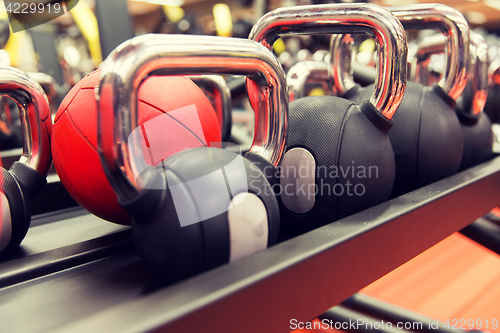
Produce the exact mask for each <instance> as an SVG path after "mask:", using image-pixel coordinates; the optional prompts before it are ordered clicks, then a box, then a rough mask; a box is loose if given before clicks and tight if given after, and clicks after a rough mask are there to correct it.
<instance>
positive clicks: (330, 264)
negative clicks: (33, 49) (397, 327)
mask: <svg viewBox="0 0 500 333" xmlns="http://www.w3.org/2000/svg"><path fill="white" fill-rule="evenodd" d="M499 203H500V158H499V157H497V158H495V159H493V160H491V161H489V162H487V163H484V164H482V165H479V166H477V167H475V168H472V169H469V170H466V171H464V172H462V173H460V174H457V175H455V176H452V177H449V178H447V179H444V180H442V181H439V182H436V183H434V184H431V185H429V186H426V187H424V188H421V189H418V190H416V191H414V192H412V193H409V194H406V195H404V196H401V197H399V198H396V199H393V200H391V201H388V202H385V203H383V204H381V205H378V206H376V207H373V208H371V209H368V210H365V211H363V212H360V213H358V214H355V215H352V216H349V217H347V218H344V219H342V220H339V221H336V222H333V223H331V224H329V225H327V226H324V227H322V228H319V229H316V230H314V231H311V232H309V233H307V234H304V235H301V236H298V237H295V238H292V239H289V240H286V241H283V242H281V243H280V244H278V245H276V246H274V247H272V248H270V249H268V250H266V251H262V252H260V253H257V254H255V255H253V256H251V257H248V258H245V259H242V260H238V261H236V262H233V263H231V264H228V265H225V266H223V267H220V268H217V269H214V270H212V271H209V272H206V273H204V274H201V275H199V276H196V277H194V278H191V279H188V280H185V281H183V282H180V283H178V284H175V285H172V286H167V287H162V286H161V284H159V283H158V281H156V280H155V279H154V277H152V276H151V275H150V274H149V273H148V272H147V270H146V268H145V267H144V266H143V265H142V263H141V261H140V260H139V257H138V255H137V254H136V253H135V251H134V250H130V248H131V247H130V244H131V240H130V238H128V237H129V235H127V234H126V233H127V232H128V231H127V230H118V231H116V232H115V233H113V234H112V235H104V236H103V235H98V236H96V239H93V240H92V239H91V240H89V239H85V240H81V242H75V243H74V244H71V245H66V246H65V247H63V248H56V249H52V250H49V251H47V252H48V253H47V252H43V253H39V254H33V255H32V256H28V257H26V256H24V257H21V258H17V259H12V260H10V261H7V262H3V263H0V281H3V282H4V283H3V284H2V286H3V288H0V322H1V323H2V325H5V324H6V323H7V324H10V325H11V326H10V327H9V326H7V328H10V329H11V331H13V330H14V329H15V331H16V332H39V331H51V332H54V331H55V329H56V328H58V332H145V331H148V332H164V331H168V332H199V331H200V327H203V331H205V332H255V331H258V332H273V333H275V332H289V330H290V326H289V325H290V320H291V319H297V320H299V321H307V320H310V319H312V318H315V317H317V316H318V315H319V314H321V313H323V312H325V311H326V310H328V309H330V308H331V307H332V306H334V305H336V304H338V303H340V302H342V301H343V300H344V299H346V298H348V297H349V296H351V295H353V294H354V293H356V292H357V291H358V290H360V289H361V288H363V287H365V286H366V285H368V284H369V283H371V282H373V281H375V280H376V279H378V278H380V277H382V276H383V275H385V274H387V273H388V272H390V271H392V270H393V269H395V268H397V267H398V266H400V265H401V264H403V263H404V262H406V261H408V260H410V259H411V258H413V257H415V256H416V255H418V254H419V253H421V252H423V251H425V250H426V249H428V248H429V247H431V246H432V245H434V244H436V243H437V242H439V241H441V240H442V239H444V238H445V237H447V236H449V235H450V234H452V233H454V232H455V231H458V230H461V229H462V228H464V227H465V226H467V225H468V224H470V223H471V222H473V221H475V220H476V219H478V218H480V217H481V216H484V215H485V214H487V213H488V212H489V211H490V210H491V209H492V208H494V207H496V206H498V204H499ZM51 218H52V219H54V221H56V220H57V221H58V222H57V223H63V224H64V223H67V222H66V220H65V217H64V216H59V217H58V216H57V214H54V215H53V216H52V217H51ZM82 218H86V219H91V217H89V215H82V216H78V217H74V218H73V220H72V221H75V220H74V219H82ZM74 223H76V222H74ZM81 223H90V222H88V221H87V222H81ZM96 223H97V222H96ZM102 223H104V222H102ZM42 226H43V225H40V226H38V227H42ZM36 227H37V226H35V228H36ZM103 237H112V238H111V240H110V239H109V238H107V240H108V241H109V244H110V245H109V246H110V247H112V250H110V251H109V252H106V251H107V250H106V247H107V246H106V245H105V242H104V241H103V239H105V238H103ZM26 241H27V242H28V243H29V237H28V238H27V239H26ZM89 242H90V243H89ZM92 242H94V243H95V244H100V246H102V247H103V249H101V250H100V251H99V252H97V254H96V255H89V256H88V257H85V256H83V257H82V256H81V257H80V258H84V260H80V259H79V260H75V261H64V262H65V263H66V264H64V265H61V266H57V265H56V266H51V267H52V268H51V269H49V270H47V271H46V272H45V271H44V270H43V269H40V267H38V268H37V270H36V271H35V272H36V274H34V275H29V274H26V273H25V275H23V276H19V275H17V279H16V274H12V272H13V270H12V269H11V268H9V267H14V266H16V265H17V266H16V267H20V266H23V265H21V264H20V262H19V261H18V260H24V261H29V262H30V265H32V266H33V267H36V264H37V263H41V264H40V265H41V267H44V266H45V264H43V262H42V261H39V260H47V258H50V253H52V255H55V254H54V253H55V252H51V251H59V252H58V253H59V255H60V256H62V259H61V260H63V259H64V256H65V255H64V253H68V256H72V255H73V253H74V252H72V251H69V249H73V250H74V249H76V248H77V247H80V248H81V249H83V250H82V251H83V252H85V251H87V250H88V249H91V248H93V246H94V245H92V244H94V243H92ZM82 244H83V245H82ZM86 246H87V247H86ZM62 249H65V251H66V250H67V252H64V251H63V250H62ZM86 249H87V250H86ZM77 252H78V251H77ZM91 252H92V251H91ZM37 255H38V258H33V256H37ZM47 256H49V257H47ZM30 257H31V258H30ZM43 258H45V259H43ZM85 258H86V259H85ZM16 261H18V262H17V263H16ZM68 263H69V264H68ZM40 265H39V266H40ZM8 274H10V275H9V279H10V280H5V278H6V277H7V275H8ZM12 275H14V276H12ZM2 278H3V280H2ZM5 281H7V282H5ZM9 281H10V282H9ZM27 295H35V296H40V297H34V296H31V297H30V296H27ZM21 309H22V311H21ZM55 313H59V315H54V314H55ZM51 314H52V315H51ZM26 316H28V317H29V318H30V320H29V321H26V320H21V317H22V318H27V317H26ZM10 318H12V319H10ZM16 318H17V320H15V319H16ZM19 322H21V324H20V323H19Z"/></svg>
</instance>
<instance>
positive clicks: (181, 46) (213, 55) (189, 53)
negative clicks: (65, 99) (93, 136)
mask: <svg viewBox="0 0 500 333" xmlns="http://www.w3.org/2000/svg"><path fill="white" fill-rule="evenodd" d="M182 74H184V75H196V74H233V75H246V76H247V77H249V79H250V80H251V82H253V83H254V85H255V88H256V89H257V90H258V92H259V94H260V95H261V103H259V104H258V105H257V107H256V110H255V134H254V141H253V144H252V148H251V149H250V151H251V152H253V153H256V154H259V155H260V156H262V157H263V158H265V159H266V160H268V161H270V162H271V163H272V164H273V165H278V164H279V162H280V160H281V157H282V155H283V153H284V149H285V141H286V129H287V115H288V96H287V94H286V83H285V74H284V71H283V69H282V67H281V65H280V64H279V62H278V60H277V59H276V57H275V56H274V55H273V54H272V53H271V52H270V51H269V50H267V49H266V48H265V47H263V46H262V45H259V44H258V43H255V42H253V41H250V40H245V39H236V38H227V37H215V36H187V35H157V34H148V35H143V36H140V37H135V38H132V39H130V40H128V41H126V42H124V43H122V44H121V45H120V46H118V47H117V48H116V49H115V50H114V51H113V52H112V53H111V54H110V55H109V56H108V58H107V59H106V61H105V63H104V66H103V68H102V70H101V80H100V85H99V88H98V90H96V94H97V101H98V103H97V105H98V110H99V112H98V128H99V131H98V145H99V154H100V157H101V162H102V165H103V169H104V171H105V173H106V175H107V177H108V179H109V181H110V183H111V185H112V186H113V188H114V190H115V192H116V194H117V195H118V197H119V198H121V199H122V200H129V199H132V198H134V197H135V196H136V195H137V194H138V193H139V191H140V190H141V189H140V186H138V184H137V182H136V179H135V177H134V175H133V172H132V170H133V167H132V165H131V158H130V155H129V149H131V151H132V152H133V154H134V157H138V158H141V157H142V158H143V153H142V151H141V144H140V142H139V139H138V138H133V139H132V140H131V142H130V143H131V147H129V146H128V145H129V143H128V140H129V135H130V134H131V133H132V131H133V130H134V129H135V128H136V127H137V122H138V115H137V105H138V104H137V103H138V100H137V92H138V89H139V86H140V84H141V82H142V81H143V80H144V79H145V78H146V77H147V76H148V75H182ZM104 109H111V110H112V112H103V110H104ZM132 137H133V136H132Z"/></svg>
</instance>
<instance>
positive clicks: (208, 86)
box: [188, 75, 233, 140]
mask: <svg viewBox="0 0 500 333" xmlns="http://www.w3.org/2000/svg"><path fill="white" fill-rule="evenodd" d="M188 77H189V79H191V80H193V81H194V83H196V84H197V85H198V86H199V87H200V88H201V89H202V90H203V91H204V92H205V94H207V95H208V96H209V99H210V102H211V103H212V105H213V107H214V109H215V113H216V114H217V118H219V122H220V125H221V126H220V127H221V133H222V140H229V138H230V136H231V128H232V125H233V120H232V117H231V113H232V105H231V90H230V89H229V86H228V85H227V82H226V80H224V78H223V77H222V76H220V75H190V76H188Z"/></svg>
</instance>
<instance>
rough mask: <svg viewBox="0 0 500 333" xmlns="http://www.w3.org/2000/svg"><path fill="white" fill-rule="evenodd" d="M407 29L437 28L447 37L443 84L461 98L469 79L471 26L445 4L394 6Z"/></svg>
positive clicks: (449, 91)
mask: <svg viewBox="0 0 500 333" xmlns="http://www.w3.org/2000/svg"><path fill="white" fill-rule="evenodd" d="M387 9H389V10H390V11H391V12H392V13H393V14H394V16H396V17H397V18H398V19H399V20H400V21H401V23H402V24H403V25H404V27H405V29H432V28H433V29H437V30H439V31H441V32H442V33H443V34H444V35H445V37H446V44H445V64H446V65H445V71H444V74H443V77H442V78H441V81H439V86H441V88H443V90H444V91H446V92H447V93H448V95H450V96H451V97H452V98H453V99H455V100H456V99H457V98H458V97H459V96H460V95H461V94H462V92H463V90H464V88H465V85H466V83H467V75H468V69H469V63H470V53H469V44H470V37H469V34H470V29H469V24H468V23H467V20H466V19H465V18H464V16H463V15H462V14H460V12H459V11H457V10H456V9H453V8H451V7H448V6H446V5H441V4H417V5H408V6H401V7H390V8H387Z"/></svg>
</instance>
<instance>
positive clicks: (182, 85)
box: [52, 70, 221, 224]
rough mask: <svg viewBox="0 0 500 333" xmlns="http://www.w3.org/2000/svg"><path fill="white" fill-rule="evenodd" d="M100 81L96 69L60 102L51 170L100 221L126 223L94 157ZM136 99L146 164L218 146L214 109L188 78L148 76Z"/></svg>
mask: <svg viewBox="0 0 500 333" xmlns="http://www.w3.org/2000/svg"><path fill="white" fill-rule="evenodd" d="M99 76H100V71H99V70H97V71H95V72H93V73H91V74H90V75H88V76H86V77H84V78H83V79H82V80H80V82H78V83H77V84H76V85H75V86H74V87H73V88H72V89H71V90H70V91H69V93H68V95H66V97H65V98H64V100H63V101H62V103H61V105H60V107H59V109H58V111H57V114H56V117H55V119H54V126H53V129H52V156H53V160H54V166H55V168H56V171H57V174H58V175H59V178H60V179H61V182H62V183H63V185H64V187H65V188H66V189H67V191H68V192H69V194H70V195H71V196H72V197H73V198H74V199H75V200H76V201H77V202H78V203H79V204H80V205H81V206H83V207H84V208H85V209H87V210H88V211H89V212H91V213H92V214H94V215H97V216H99V217H100V218H102V219H105V220H108V221H111V222H115V223H120V224H129V223H130V215H129V214H128V213H127V212H126V211H125V210H124V209H123V208H121V207H120V206H119V204H118V202H117V197H116V194H115V193H114V192H113V189H112V188H111V185H110V184H109V182H108V179H107V178H106V175H105V174H104V171H103V169H102V166H101V161H100V159H99V155H98V153H97V106H96V99H95V92H94V88H95V87H96V86H97V85H98V84H99ZM138 98H139V109H138V110H139V125H140V126H141V129H142V132H143V133H144V135H147V138H146V140H148V142H147V143H146V144H147V146H148V149H149V151H148V153H146V152H144V157H145V158H146V161H147V162H148V163H150V164H153V165H156V164H158V163H159V162H160V161H161V160H163V159H165V158H166V157H168V156H170V155H171V154H174V153H176V152H178V151H182V150H185V149H187V148H194V147H201V146H203V145H208V146H210V144H211V143H217V142H220V141H221V133H220V125H219V122H218V119H217V115H216V113H215V110H214V109H213V107H212V104H211V103H210V101H209V100H208V98H207V97H206V96H205V94H204V93H203V91H202V90H201V89H200V88H198V86H197V85H196V84H194V83H193V81H191V80H189V79H188V78H185V77H183V76H151V77H149V78H147V79H146V80H145V81H144V82H143V83H142V85H141V86H140V88H139V94H138ZM193 105H194V107H195V108H193ZM193 110H195V111H193ZM105 112H112V110H105ZM167 114H168V115H167ZM159 116H162V117H159ZM153 118H155V119H153ZM200 125H201V126H200Z"/></svg>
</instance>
